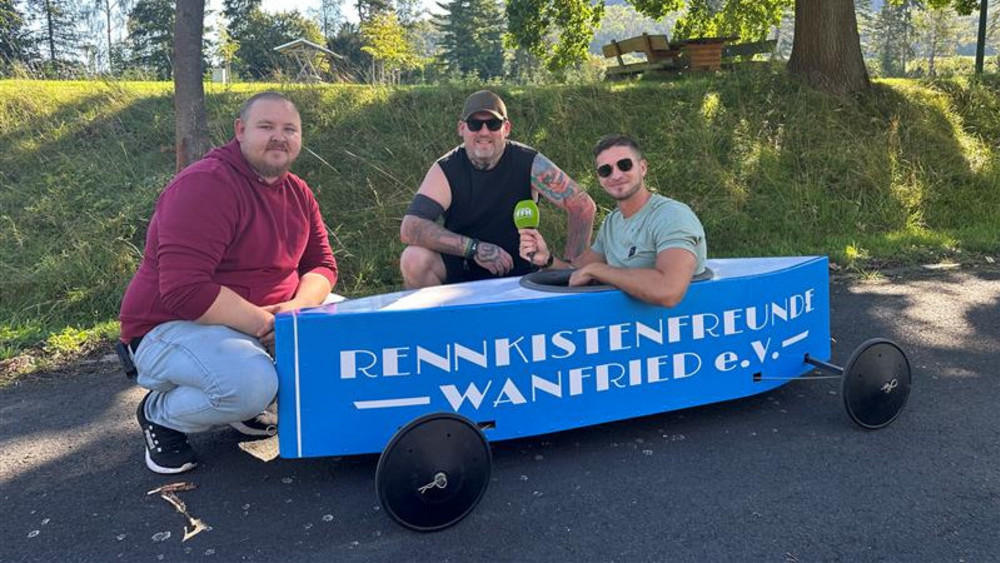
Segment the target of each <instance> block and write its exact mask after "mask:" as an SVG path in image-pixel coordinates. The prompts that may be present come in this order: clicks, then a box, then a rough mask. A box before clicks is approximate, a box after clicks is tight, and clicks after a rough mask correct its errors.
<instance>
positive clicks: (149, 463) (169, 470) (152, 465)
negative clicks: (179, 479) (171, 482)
mask: <svg viewBox="0 0 1000 563" xmlns="http://www.w3.org/2000/svg"><path fill="white" fill-rule="evenodd" d="M146 467H148V468H149V470H150V471H152V472H154V473H159V474H161V475H173V474H175V473H184V472H185V471H191V470H192V469H194V468H195V467H198V464H197V463H194V462H192V461H189V462H187V463H185V464H184V465H182V466H180V467H161V466H159V465H157V464H156V462H155V461H153V458H152V457H151V456H150V455H149V450H146Z"/></svg>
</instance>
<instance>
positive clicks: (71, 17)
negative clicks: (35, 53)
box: [27, 0, 80, 63]
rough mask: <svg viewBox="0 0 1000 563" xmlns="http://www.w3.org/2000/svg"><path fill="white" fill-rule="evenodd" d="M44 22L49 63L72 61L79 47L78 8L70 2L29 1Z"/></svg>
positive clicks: (44, 35) (43, 32)
mask: <svg viewBox="0 0 1000 563" xmlns="http://www.w3.org/2000/svg"><path fill="white" fill-rule="evenodd" d="M27 6H28V7H29V8H33V9H34V10H36V11H35V14H36V15H37V16H38V17H39V18H40V19H41V20H42V37H43V41H44V43H45V46H46V48H47V50H48V55H49V62H51V63H56V62H59V61H66V60H69V59H72V58H74V57H75V55H76V50H77V47H78V46H79V45H78V44H79V41H80V34H79V32H78V31H77V27H76V24H77V19H76V16H77V14H76V11H77V8H78V6H77V5H76V4H75V3H73V2H70V1H68V0H28V1H27Z"/></svg>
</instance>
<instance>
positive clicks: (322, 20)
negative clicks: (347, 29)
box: [309, 0, 344, 39]
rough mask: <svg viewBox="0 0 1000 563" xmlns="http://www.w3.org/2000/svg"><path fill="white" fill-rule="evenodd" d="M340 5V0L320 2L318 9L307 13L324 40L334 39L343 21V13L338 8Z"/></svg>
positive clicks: (322, 0) (321, 0)
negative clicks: (317, 25)
mask: <svg viewBox="0 0 1000 563" xmlns="http://www.w3.org/2000/svg"><path fill="white" fill-rule="evenodd" d="M342 3H343V1H342V0H320V3H319V7H318V8H316V9H314V10H311V11H310V12H309V13H310V15H312V16H313V17H314V18H315V19H316V22H317V23H318V24H319V30H320V31H321V32H322V33H323V37H324V38H326V39H330V38H331V37H334V36H335V35H336V34H337V30H338V29H340V26H341V24H342V23H343V21H344V13H343V11H342V10H341V8H340V6H341V4H342Z"/></svg>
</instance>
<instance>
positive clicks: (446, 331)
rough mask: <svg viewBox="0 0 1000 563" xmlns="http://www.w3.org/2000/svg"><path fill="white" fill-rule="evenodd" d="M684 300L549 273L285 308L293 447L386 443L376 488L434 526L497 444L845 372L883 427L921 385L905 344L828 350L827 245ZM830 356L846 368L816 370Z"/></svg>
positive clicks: (466, 508) (757, 264) (283, 404)
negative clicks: (651, 298) (637, 294)
mask: <svg viewBox="0 0 1000 563" xmlns="http://www.w3.org/2000/svg"><path fill="white" fill-rule="evenodd" d="M708 266H709V268H710V270H711V272H712V276H711V279H708V280H705V281H698V282H695V283H692V284H691V287H690V288H689V290H688V293H687V295H686V296H685V298H684V300H683V302H682V303H681V304H680V305H678V306H677V307H674V308H672V309H666V308H663V307H656V306H651V305H648V304H644V303H642V302H640V301H638V300H636V299H633V298H631V297H629V296H627V295H626V294H624V293H623V292H621V291H618V290H616V289H613V288H607V287H585V288H581V289H580V290H574V291H571V290H570V289H571V288H567V287H565V285H566V279H567V277H568V275H567V274H568V271H566V272H562V273H561V272H546V271H543V272H538V273H536V274H531V275H529V276H525V277H523V278H504V279H496V280H487V281H481V282H471V283H465V284H456V285H448V286H441V287H434V288H427V289H421V290H417V291H404V292H398V293H391V294H385V295H376V296H372V297H366V298H362V299H357V300H351V301H345V302H341V303H337V304H331V305H325V306H322V307H317V308H313V309H306V310H301V311H296V312H291V313H286V314H282V315H279V316H278V318H277V322H276V333H277V350H276V355H277V359H278V362H277V367H278V375H279V392H278V408H279V410H280V413H281V425H280V427H279V443H280V455H281V456H282V457H284V458H301V457H314V456H337V455H353V454H369V453H378V452H381V457H380V459H379V462H378V468H377V471H376V490H377V491H378V496H379V500H380V502H381V503H382V505H383V506H384V508H385V509H386V511H387V512H388V513H389V514H390V516H392V518H393V519H395V520H396V521H397V522H399V523H400V524H402V525H404V526H406V527H409V528H411V529H414V530H420V531H432V530H439V529H442V528H445V527H447V526H450V525H452V524H454V523H456V522H458V521H459V520H461V519H462V518H464V517H465V516H466V515H467V514H469V512H471V511H472V509H473V508H474V507H475V506H476V504H477V503H478V502H479V500H480V499H481V498H482V496H483V494H484V493H485V491H486V487H487V485H488V483H489V480H490V467H491V456H490V450H489V444H488V442H489V441H494V440H507V439H514V438H522V437H526V436H535V435H539V434H546V433H549V432H558V431H562V430H567V429H572V428H579V427H583V426H589V425H593V424H600V423H603V422H609V421H614V420H623V419H627V418H633V417H638V416H643V415H649V414H654V413H663V412H668V411H673V410H678V409H684V408H688V407H694V406H698V405H706V404H710V403H716V402H720V401H727V400H731V399H736V398H740V397H748V396H751V395H756V394H758V393H764V392H766V391H770V390H771V389H774V388H776V387H778V386H780V385H783V384H784V383H786V382H788V381H790V380H792V379H807V378H815V377H842V378H843V383H842V391H843V392H842V396H843V400H844V405H845V407H846V410H847V413H848V415H849V416H850V417H851V419H852V420H853V421H854V422H856V423H857V424H859V425H861V426H863V427H865V428H869V429H875V428H881V427H883V426H886V425H887V424H889V423H891V422H892V421H893V420H894V419H895V418H896V417H897V416H898V414H899V412H900V411H901V409H902V408H903V406H904V405H905V403H906V400H907V397H908V396H909V391H910V383H911V374H910V365H909V362H908V360H907V359H906V356H905V354H904V353H903V351H902V350H901V349H900V348H899V346H897V345H896V344H894V343H892V342H890V341H888V340H883V339H875V340H869V341H868V342H865V343H864V344H863V345H861V346H860V347H859V348H858V349H857V350H856V351H855V352H854V353H853V354H852V356H851V357H850V359H849V360H848V362H847V364H845V366H844V367H843V368H841V367H838V366H835V365H832V364H829V363H827V361H828V360H829V359H830V328H829V327H830V309H829V280H828V265H827V260H826V258H825V257H779V258H742V259H721V260H709V262H708ZM816 368H819V369H821V370H823V371H824V372H831V373H832V374H833V375H827V376H819V375H816V374H811V372H814V370H815V369H816Z"/></svg>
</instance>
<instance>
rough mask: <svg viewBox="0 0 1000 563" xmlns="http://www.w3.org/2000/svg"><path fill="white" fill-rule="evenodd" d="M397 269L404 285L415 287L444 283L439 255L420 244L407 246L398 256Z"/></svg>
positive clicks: (443, 270)
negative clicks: (401, 275)
mask: <svg viewBox="0 0 1000 563" xmlns="http://www.w3.org/2000/svg"><path fill="white" fill-rule="evenodd" d="M399 269H400V272H402V274H403V283H405V284H406V287H408V288H411V289H416V288H420V287H428V286H432V285H441V284H442V283H444V278H445V267H444V260H442V259H441V255H440V254H439V253H437V252H435V251H433V250H430V249H427V248H424V247H422V246H407V247H406V248H405V249H403V254H402V255H401V256H400V257H399Z"/></svg>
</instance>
